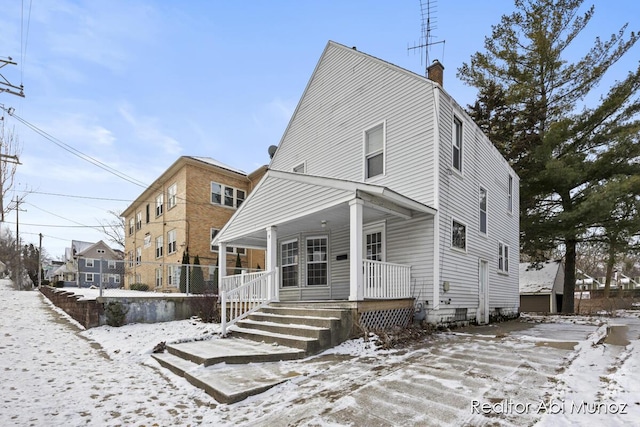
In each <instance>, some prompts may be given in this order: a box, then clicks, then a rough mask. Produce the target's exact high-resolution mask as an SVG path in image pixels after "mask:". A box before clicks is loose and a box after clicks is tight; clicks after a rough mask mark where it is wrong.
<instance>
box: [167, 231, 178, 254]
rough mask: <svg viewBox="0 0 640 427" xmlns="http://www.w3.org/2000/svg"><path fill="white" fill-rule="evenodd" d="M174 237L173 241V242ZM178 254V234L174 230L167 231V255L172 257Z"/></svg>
mask: <svg viewBox="0 0 640 427" xmlns="http://www.w3.org/2000/svg"><path fill="white" fill-rule="evenodd" d="M172 235H173V240H171V236H172ZM172 249H173V250H172ZM176 252H178V232H177V231H176V229H175V228H174V229H173V230H169V231H167V254H168V255H171V254H175V253H176Z"/></svg>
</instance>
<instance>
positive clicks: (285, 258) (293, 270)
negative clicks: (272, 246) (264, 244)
mask: <svg viewBox="0 0 640 427" xmlns="http://www.w3.org/2000/svg"><path fill="white" fill-rule="evenodd" d="M280 258H281V263H282V287H293V286H298V241H297V240H289V241H286V242H283V243H282V244H281V245H280Z"/></svg>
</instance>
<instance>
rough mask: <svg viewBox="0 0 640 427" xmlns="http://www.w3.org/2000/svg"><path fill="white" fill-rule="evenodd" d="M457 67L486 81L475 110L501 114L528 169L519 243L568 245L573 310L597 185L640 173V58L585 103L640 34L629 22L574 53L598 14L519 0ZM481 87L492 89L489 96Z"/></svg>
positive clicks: (519, 166)
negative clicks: (573, 57)
mask: <svg viewBox="0 0 640 427" xmlns="http://www.w3.org/2000/svg"><path fill="white" fill-rule="evenodd" d="M515 5H516V11H515V12H513V13H512V14H511V15H504V16H503V17H502V19H501V22H500V24H499V25H495V26H493V27H492V34H491V36H490V37H486V38H485V44H484V47H485V49H486V52H485V53H480V52H477V53H475V54H474V55H473V56H472V57H471V61H470V63H468V64H463V66H462V67H461V68H460V69H459V70H458V76H459V77H460V78H461V79H462V80H463V81H464V82H465V83H467V84H469V85H471V86H474V87H476V88H478V89H479V93H480V97H479V99H478V103H477V104H476V105H475V106H474V107H473V108H472V109H471V111H470V114H471V115H473V116H475V118H481V119H484V120H487V118H492V117H503V116H504V117H505V118H507V119H508V120H506V121H502V120H494V121H493V122H491V124H492V125H494V124H495V125H496V126H498V127H499V128H500V129H499V130H498V129H495V128H494V127H491V128H490V132H487V130H486V128H485V132H487V134H488V135H493V136H494V137H495V135H498V136H499V137H498V141H497V142H498V143H497V147H498V148H499V149H500V150H501V152H502V154H503V155H504V156H505V157H506V158H507V159H508V160H509V162H510V163H511V165H512V166H513V168H514V169H515V171H516V172H517V173H518V175H519V176H520V178H521V181H520V183H521V187H520V218H521V224H520V230H521V242H520V244H521V250H522V251H523V252H524V253H526V254H528V255H530V256H532V257H534V258H539V257H541V256H542V254H544V253H545V252H547V251H549V250H550V249H552V248H553V247H556V246H558V245H560V246H561V247H562V248H563V249H564V251H565V282H564V298H563V307H562V311H563V312H569V313H570V312H573V308H574V307H573V306H574V304H573V294H574V286H575V261H576V245H577V244H578V243H579V242H580V241H581V240H582V239H583V238H584V237H585V236H586V233H587V230H589V229H591V228H592V227H593V226H594V225H596V224H598V223H599V221H600V219H601V215H602V213H601V212H597V211H594V210H593V209H589V206H590V205H591V203H590V197H591V196H592V195H593V194H594V189H595V188H597V187H598V186H601V185H606V184H607V183H608V182H609V181H611V180H615V179H619V178H621V177H628V176H633V175H634V174H638V173H640V169H639V165H638V163H637V162H636V161H634V160H632V159H637V158H638V156H639V155H640V151H639V147H640V144H639V143H638V133H639V130H640V125H639V121H638V112H639V111H640V101H639V99H638V92H639V88H640V67H639V68H638V69H636V70H635V71H633V72H631V73H629V74H627V75H626V76H625V78H624V79H622V80H621V81H618V82H616V83H615V84H614V85H613V86H612V87H611V88H610V90H609V91H608V93H606V94H605V95H603V96H602V97H601V99H600V101H599V102H598V103H597V105H595V106H593V107H592V106H585V105H584V104H585V98H586V97H587V95H590V94H592V93H593V90H594V89H595V88H597V86H598V84H599V83H600V81H601V79H602V77H603V76H604V74H605V73H606V71H607V70H608V69H609V67H610V66H611V65H613V64H614V63H616V62H617V61H618V60H619V59H620V58H621V57H622V56H623V55H624V54H625V53H627V52H628V51H629V49H630V48H631V47H632V46H633V45H634V44H635V43H636V41H637V40H638V35H637V34H636V33H633V32H632V33H631V34H630V35H629V36H628V37H627V36H625V32H626V28H627V26H626V25H624V26H623V27H622V28H621V29H620V30H619V31H618V32H617V33H616V34H613V35H612V36H611V37H610V38H609V39H608V40H605V41H602V40H600V39H599V38H597V39H596V40H595V42H594V44H593V46H592V47H591V48H590V49H589V50H588V51H587V52H586V53H585V54H584V56H582V57H581V58H580V59H578V60H577V61H576V62H573V63H569V62H568V61H567V59H566V56H567V49H568V48H569V47H570V46H571V44H572V42H573V41H574V40H575V39H576V38H577V37H578V35H579V34H580V32H581V31H582V30H583V29H584V28H585V27H586V26H587V24H588V23H589V21H590V20H591V18H592V16H593V14H594V8H593V7H591V8H589V9H588V10H587V11H586V12H585V13H584V14H580V13H579V12H580V11H579V9H580V7H581V5H582V0H516V1H515ZM483 96H484V97H485V98H483Z"/></svg>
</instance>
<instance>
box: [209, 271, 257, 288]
mask: <svg viewBox="0 0 640 427" xmlns="http://www.w3.org/2000/svg"><path fill="white" fill-rule="evenodd" d="M263 274H264V271H256V272H253V273H242V274H235V275H233V276H225V277H223V278H222V283H221V284H220V289H219V290H218V292H222V291H230V290H232V289H235V288H239V287H240V286H242V285H244V284H245V283H248V282H250V281H252V280H254V279H257V278H258V277H260V276H262V275H263Z"/></svg>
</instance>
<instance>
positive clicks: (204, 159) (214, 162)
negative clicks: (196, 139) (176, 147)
mask: <svg viewBox="0 0 640 427" xmlns="http://www.w3.org/2000/svg"><path fill="white" fill-rule="evenodd" d="M187 157H189V158H191V159H194V160H198V161H199V162H203V163H208V164H210V165H214V166H218V167H220V168H223V169H227V170H230V171H231V172H235V173H239V174H242V175H247V173H246V172H245V171H242V170H240V169H237V168H234V167H231V166H229V165H225V164H224V163H222V162H219V161H217V160H216V159H212V158H211V157H198V156H187Z"/></svg>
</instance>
